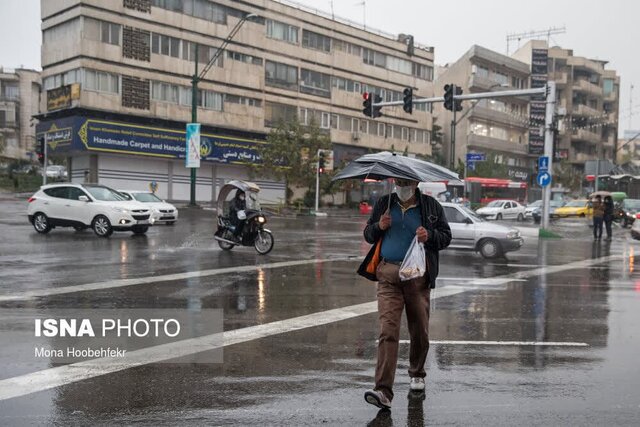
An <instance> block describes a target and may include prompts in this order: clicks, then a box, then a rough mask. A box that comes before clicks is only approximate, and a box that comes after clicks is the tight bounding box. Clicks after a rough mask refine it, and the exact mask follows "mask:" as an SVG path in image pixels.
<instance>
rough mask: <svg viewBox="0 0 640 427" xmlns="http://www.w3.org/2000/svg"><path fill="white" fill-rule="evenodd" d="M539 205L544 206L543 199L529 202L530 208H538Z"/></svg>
mask: <svg viewBox="0 0 640 427" xmlns="http://www.w3.org/2000/svg"><path fill="white" fill-rule="evenodd" d="M538 206H542V200H536V201H535V202H531V203H529V205H528V206H527V207H528V208H537V207H538Z"/></svg>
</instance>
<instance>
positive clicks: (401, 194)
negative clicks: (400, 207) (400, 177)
mask: <svg viewBox="0 0 640 427" xmlns="http://www.w3.org/2000/svg"><path fill="white" fill-rule="evenodd" d="M414 193H415V188H414V187H413V186H412V185H408V186H406V187H399V186H396V194H397V195H398V198H399V199H400V201H402V202H406V201H408V200H409V199H410V198H411V197H412V196H413V194H414Z"/></svg>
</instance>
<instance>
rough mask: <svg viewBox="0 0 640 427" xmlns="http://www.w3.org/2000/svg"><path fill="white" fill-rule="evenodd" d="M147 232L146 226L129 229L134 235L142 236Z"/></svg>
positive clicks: (135, 226)
mask: <svg viewBox="0 0 640 427" xmlns="http://www.w3.org/2000/svg"><path fill="white" fill-rule="evenodd" d="M147 230H149V226H148V225H134V226H133V227H132V228H131V231H133V234H135V235H142V234H144V233H146V232H147Z"/></svg>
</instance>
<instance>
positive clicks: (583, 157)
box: [513, 40, 620, 173]
mask: <svg viewBox="0 0 640 427" xmlns="http://www.w3.org/2000/svg"><path fill="white" fill-rule="evenodd" d="M545 55H546V58H543V59H544V60H543V61H542V62H546V64H547V67H546V68H547V70H546V71H547V73H546V79H548V80H553V81H555V82H556V88H557V89H556V90H557V104H556V105H557V112H558V114H559V122H558V128H559V133H558V136H557V138H556V141H555V147H554V157H555V158H556V160H563V159H564V160H566V161H568V162H570V163H571V164H572V165H573V167H574V168H575V170H576V171H577V172H580V173H583V172H584V165H585V162H586V161H589V160H596V159H604V160H610V161H614V160H615V157H616V153H615V151H616V143H617V140H618V116H619V99H620V77H619V76H618V75H617V73H616V71H614V70H610V69H607V68H606V65H607V61H602V60H595V59H589V58H585V57H581V56H575V55H574V54H573V50H571V49H563V48H560V47H557V46H554V47H549V46H548V44H547V42H546V41H541V40H533V41H530V42H528V43H527V44H525V45H524V46H523V47H522V48H520V49H519V50H518V51H516V53H514V55H513V57H514V58H516V59H518V60H520V61H522V62H526V63H528V64H532V74H533V68H534V67H535V66H536V61H535V60H534V59H535V58H536V56H537V57H538V58H540V57H541V56H545ZM538 62H539V61H538ZM538 65H539V64H538ZM540 75H542V74H540ZM541 83H542V82H541Z"/></svg>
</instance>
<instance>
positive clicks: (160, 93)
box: [151, 82, 180, 104]
mask: <svg viewBox="0 0 640 427" xmlns="http://www.w3.org/2000/svg"><path fill="white" fill-rule="evenodd" d="M179 96H180V89H179V88H178V86H177V85H172V84H169V83H163V82H151V99H152V100H154V101H162V102H170V103H172V104H177V103H178V102H179Z"/></svg>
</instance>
